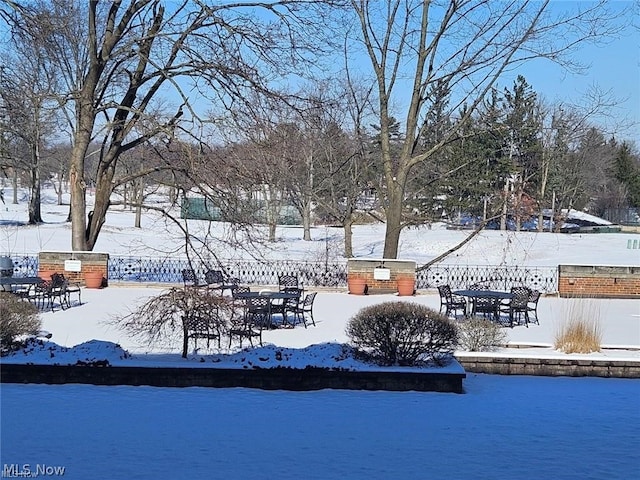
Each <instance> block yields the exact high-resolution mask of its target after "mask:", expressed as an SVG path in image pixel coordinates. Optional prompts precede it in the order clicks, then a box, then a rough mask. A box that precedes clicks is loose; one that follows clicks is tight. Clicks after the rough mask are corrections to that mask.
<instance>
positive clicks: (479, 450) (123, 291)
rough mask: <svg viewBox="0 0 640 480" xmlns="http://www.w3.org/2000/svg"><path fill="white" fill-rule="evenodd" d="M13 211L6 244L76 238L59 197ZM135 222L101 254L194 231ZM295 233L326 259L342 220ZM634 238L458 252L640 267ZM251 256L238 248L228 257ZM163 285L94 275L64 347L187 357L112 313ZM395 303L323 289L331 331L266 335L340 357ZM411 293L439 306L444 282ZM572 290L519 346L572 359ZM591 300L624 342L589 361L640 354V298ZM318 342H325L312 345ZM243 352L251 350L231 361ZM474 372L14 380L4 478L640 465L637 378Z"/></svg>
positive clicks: (588, 474) (321, 310)
mask: <svg viewBox="0 0 640 480" xmlns="http://www.w3.org/2000/svg"><path fill="white" fill-rule="evenodd" d="M8 198H11V197H10V195H7V190H6V189H5V199H8ZM4 207H5V208H4V209H3V210H1V211H0V252H3V253H35V252H37V251H39V250H41V249H45V250H68V249H69V245H70V230H69V226H68V224H66V223H64V221H63V220H64V218H65V216H66V207H58V206H56V205H51V204H50V205H47V206H46V207H45V208H44V209H43V212H44V217H45V221H46V222H47V223H45V224H44V225H41V226H38V227H24V226H19V223H20V222H24V220H25V205H24V204H21V205H19V206H14V205H6V206H4ZM132 225H133V214H132V213H131V212H128V211H115V212H113V213H110V214H109V215H108V217H107V225H106V227H105V234H104V236H103V237H101V240H100V242H99V244H98V246H97V248H96V250H101V251H108V252H110V253H113V254H137V255H140V254H141V252H143V251H144V252H149V251H154V252H155V251H157V252H162V251H168V250H169V249H170V248H171V246H172V245H173V243H172V242H174V241H175V242H177V241H179V237H178V235H177V234H175V235H174V234H172V233H171V232H170V231H169V232H168V231H167V230H166V229H165V226H164V223H163V222H161V221H160V220H159V219H158V218H157V217H156V216H154V215H153V214H149V215H146V216H145V218H144V219H143V227H144V230H136V229H134V228H132ZM194 228H195V225H194ZM466 234H467V232H459V231H449V230H446V229H444V228H442V227H441V226H437V225H434V226H433V228H432V229H426V228H423V229H414V230H408V231H406V232H405V233H404V234H403V236H402V240H401V254H400V256H401V257H403V258H409V259H415V260H417V261H418V262H423V261H427V260H429V259H431V258H433V257H434V256H436V255H438V254H440V253H442V251H444V250H445V249H447V248H450V246H452V245H454V244H455V243H457V241H459V240H460V239H461V238H463V237H464V235H466ZM278 235H279V241H278V242H277V243H276V244H275V245H274V246H273V248H272V249H271V250H270V251H268V252H267V256H273V258H281V257H282V256H284V255H286V256H287V258H308V257H309V256H315V255H320V254H321V253H322V252H323V251H324V250H323V249H326V246H327V241H326V240H327V239H329V237H330V238H331V239H332V240H331V241H332V243H333V241H334V239H335V238H339V236H340V231H339V230H336V229H329V228H324V227H318V228H315V229H314V232H313V235H314V241H313V242H303V241H302V240H300V236H301V231H300V229H296V228H282V229H279V230H278ZM629 238H638V236H637V235H636V236H630V235H621V234H591V235H562V234H549V233H544V234H537V233H518V234H516V233H513V232H510V233H505V232H496V231H489V232H483V233H482V234H481V235H480V236H479V237H478V238H476V239H474V240H473V241H472V242H470V243H469V244H468V245H467V246H466V248H464V249H462V250H461V251H459V252H457V254H456V255H455V256H454V257H452V258H450V259H448V261H449V262H456V263H461V264H477V263H486V264H513V263H517V264H521V265H522V264H524V265H550V266H552V265H557V264H559V263H596V264H611V265H614V264H615V265H618V264H623V265H639V264H640V261H639V260H640V250H637V249H636V250H633V249H628V248H627V240H628V239H629ZM354 242H355V248H356V255H357V256H372V257H376V256H377V257H379V256H381V252H382V244H383V234H382V229H381V226H379V225H371V226H362V227H357V228H356V231H355V236H354ZM336 243H338V242H336ZM239 254H240V253H239V252H234V251H231V250H229V251H227V252H225V255H226V256H228V257H233V256H234V255H239ZM157 293H158V290H156V289H154V288H144V287H127V288H123V287H109V288H107V289H104V290H87V289H85V290H83V292H82V297H83V302H84V303H83V305H80V306H74V307H73V308H71V309H69V310H67V311H64V312H61V311H56V312H53V313H52V312H47V313H44V314H43V315H42V318H43V327H44V329H46V330H48V331H50V332H51V333H52V338H51V341H53V342H55V343H57V344H59V345H63V346H67V347H73V346H74V345H78V344H83V343H84V346H83V347H79V348H77V349H75V350H72V351H71V353H69V352H64V353H60V355H61V356H64V355H67V357H65V358H67V360H66V361H67V362H68V363H75V360H76V359H78V358H87V356H88V355H95V354H96V352H97V350H96V348H97V349H101V350H100V351H99V352H98V355H99V356H100V357H101V358H102V357H107V358H109V359H110V361H113V362H114V363H117V362H121V364H122V363H124V364H147V365H153V364H160V363H163V364H176V363H180V362H181V364H182V365H184V363H185V361H184V360H181V359H179V358H178V357H179V356H178V354H177V353H176V352H177V351H178V350H177V347H178V344H177V340H174V341H173V342H171V341H168V342H166V343H165V344H162V345H149V344H147V343H146V342H144V341H142V340H141V339H137V338H131V337H129V336H127V335H126V334H124V333H123V332H121V331H119V330H118V329H117V328H115V327H114V325H113V323H112V318H113V315H116V314H122V313H126V312H128V311H130V309H131V308H133V307H135V305H136V304H137V302H141V301H144V299H146V298H148V297H149V296H151V295H155V294H157ZM389 300H400V298H398V297H396V296H393V295H380V296H367V297H364V296H360V297H358V296H352V295H347V294H346V293H344V292H327V291H323V292H321V293H319V294H318V297H317V300H316V310H315V318H316V322H317V326H316V327H313V326H310V327H309V328H307V329H304V328H303V327H301V326H298V327H296V328H295V329H290V330H275V331H270V332H266V333H265V342H266V343H267V344H270V345H275V346H278V347H282V348H291V349H298V350H300V351H303V352H305V353H304V354H303V355H302V356H298V357H296V360H295V361H296V362H302V363H304V362H311V361H313V362H323V361H326V359H327V354H329V356H330V355H332V354H333V353H331V352H332V351H331V348H332V347H331V345H332V344H333V345H335V344H337V343H342V342H344V341H346V336H345V334H344V326H345V324H346V321H347V320H348V318H350V316H351V315H353V314H354V313H355V312H357V311H358V310H359V309H360V308H362V307H363V306H366V305H370V304H372V303H377V302H381V301H389ZM401 300H402V301H415V302H420V303H424V304H426V305H429V306H432V307H436V308H437V307H438V305H439V299H438V296H437V295H435V294H434V293H432V292H427V293H425V294H421V295H418V296H416V297H415V298H405V297H403V298H402V299H401ZM572 301H573V300H567V299H560V298H555V297H543V298H542V299H541V300H540V306H539V310H540V314H539V315H540V320H541V322H540V325H539V326H538V325H532V326H531V327H530V328H525V327H516V328H513V329H507V333H508V336H509V341H510V342H512V343H513V344H517V343H520V344H527V345H539V346H540V347H539V348H535V349H520V350H517V352H519V353H518V354H522V355H532V354H535V355H553V356H556V355H564V354H562V353H559V352H555V351H554V350H553V349H552V348H551V346H550V345H551V344H552V343H553V337H554V334H555V331H556V330H557V328H558V326H559V324H560V322H561V321H562V319H563V317H564V316H565V314H566V311H567V309H568V308H570V302H572ZM588 301H589V302H592V303H591V304H590V306H591V307H592V308H593V309H594V310H595V309H597V310H599V311H600V318H601V326H602V327H603V343H604V344H605V345H606V346H610V347H615V348H614V349H611V350H608V349H606V350H603V352H601V353H595V354H589V356H588V358H594V357H609V358H620V357H621V358H627V359H628V358H632V359H638V351H637V350H626V349H624V348H623V347H635V348H638V347H640V301H638V300H588ZM92 339H96V340H98V341H97V342H90V341H91V340H92ZM85 342H90V343H88V344H87V343H85ZM105 342H113V343H114V344H119V345H120V346H121V348H122V349H126V350H127V351H129V352H130V353H132V354H133V355H132V356H131V357H129V358H120V357H122V356H123V354H122V350H121V349H119V348H116V347H114V346H113V345H112V344H108V343H105ZM309 345H319V346H317V347H313V348H311V349H305V348H304V347H307V346H309ZM268 348H270V349H271V350H272V349H273V347H268ZM312 352H313V353H312ZM514 352H516V350H515V349H507V350H505V351H504V352H503V353H505V354H509V355H511V354H514ZM148 353H151V354H152V355H148ZM209 353H211V354H212V355H213V354H215V352H205V351H200V352H197V353H196V354H193V355H190V358H189V359H188V360H187V361H186V362H187V363H188V364H190V365H193V366H200V365H202V362H200V359H201V358H204V359H205V362H204V364H205V365H207V364H209V365H213V361H212V360H213V357H209V356H206V355H207V354H209ZM334 353H335V352H334ZM57 354H58V353H57ZM260 356H261V357H262V358H266V357H263V356H262V355H260ZM33 358H36V357H33ZM269 358H270V357H269ZM209 360H211V363H209ZM6 361H9V359H3V362H6ZM13 361H20V360H18V359H15V358H14V359H13ZM227 361H229V362H230V363H233V359H232V358H231V357H227ZM269 361H270V360H269ZM269 361H265V363H266V364H268V363H269ZM302 363H297V364H298V365H301V364H302ZM464 386H465V391H466V393H465V394H464V395H454V394H438V393H417V392H404V393H398V392H395V393H394V392H352V391H334V390H325V391H318V392H282V391H276V392H265V391H257V390H250V389H205V388H185V389H168V388H152V387H96V386H89V385H63V386H44V385H8V384H3V385H1V387H0V400H1V411H0V415H1V417H0V419H1V432H0V434H1V443H0V455H1V464H2V467H3V471H4V474H5V475H4V476H10V475H9V474H12V473H20V472H23V473H24V472H25V471H26V470H29V471H30V472H32V473H33V472H36V471H39V470H37V469H38V467H41V468H40V469H41V470H44V471H45V472H46V467H50V468H53V467H55V466H60V467H64V468H65V475H64V476H65V478H74V479H75V478H78V479H87V478H139V479H147V478H148V479H165V478H166V479H169V478H234V479H235V478H238V479H253V478H273V477H276V476H277V477H278V478H282V479H299V478H322V479H325V478H367V479H371V478H381V479H382V478H385V479H386V478H399V479H400V478H402V479H407V478H432V477H438V478H450V479H488V478H490V479H581V480H582V479H594V480H601V479H628V478H636V477H638V476H639V475H640V453H639V452H640V433H639V431H640V430H639V429H638V425H639V424H640V382H638V381H637V380H621V379H600V378H535V377H501V376H488V375H469V376H468V378H467V379H466V380H465V384H464ZM25 466H26V467H25ZM50 472H53V470H50Z"/></svg>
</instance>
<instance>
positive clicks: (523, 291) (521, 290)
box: [510, 287, 529, 309]
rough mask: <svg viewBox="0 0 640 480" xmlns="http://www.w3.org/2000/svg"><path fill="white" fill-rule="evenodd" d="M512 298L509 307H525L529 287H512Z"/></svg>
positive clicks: (527, 300)
mask: <svg viewBox="0 0 640 480" xmlns="http://www.w3.org/2000/svg"><path fill="white" fill-rule="evenodd" d="M511 293H513V298H512V299H511V302H510V305H511V308H523V309H525V308H527V303H529V289H528V288H526V287H513V288H512V289H511Z"/></svg>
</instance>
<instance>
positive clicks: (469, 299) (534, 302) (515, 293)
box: [438, 284, 540, 327]
mask: <svg viewBox="0 0 640 480" xmlns="http://www.w3.org/2000/svg"><path fill="white" fill-rule="evenodd" d="M438 293H439V294H440V312H441V313H443V312H444V314H445V315H447V316H452V315H453V316H454V317H455V316H456V313H457V312H461V313H462V316H463V317H464V318H469V317H476V316H480V315H481V316H483V317H485V318H489V319H490V320H492V321H495V322H497V323H500V324H504V323H507V322H508V324H509V326H510V327H513V326H514V325H521V324H524V325H525V326H526V327H528V326H529V323H536V324H539V323H540V322H539V320H538V300H539V299H540V292H539V291H538V290H533V289H530V288H528V287H525V286H518V287H512V288H511V290H510V291H508V292H503V291H498V290H489V289H488V288H485V287H484V286H483V285H481V284H474V285H471V286H470V287H469V288H467V289H464V290H455V291H452V290H451V287H450V286H449V285H440V286H438Z"/></svg>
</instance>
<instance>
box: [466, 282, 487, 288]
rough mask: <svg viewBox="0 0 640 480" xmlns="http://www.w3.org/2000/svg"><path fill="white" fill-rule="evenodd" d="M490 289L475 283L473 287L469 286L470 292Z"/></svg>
mask: <svg viewBox="0 0 640 480" xmlns="http://www.w3.org/2000/svg"><path fill="white" fill-rule="evenodd" d="M488 289H489V288H488V287H487V286H486V285H485V284H482V283H474V284H473V285H469V290H488Z"/></svg>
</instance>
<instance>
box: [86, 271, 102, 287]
mask: <svg viewBox="0 0 640 480" xmlns="http://www.w3.org/2000/svg"><path fill="white" fill-rule="evenodd" d="M103 280H104V278H103V276H102V272H85V274H84V284H85V286H86V287H87V288H102V282H103Z"/></svg>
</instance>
